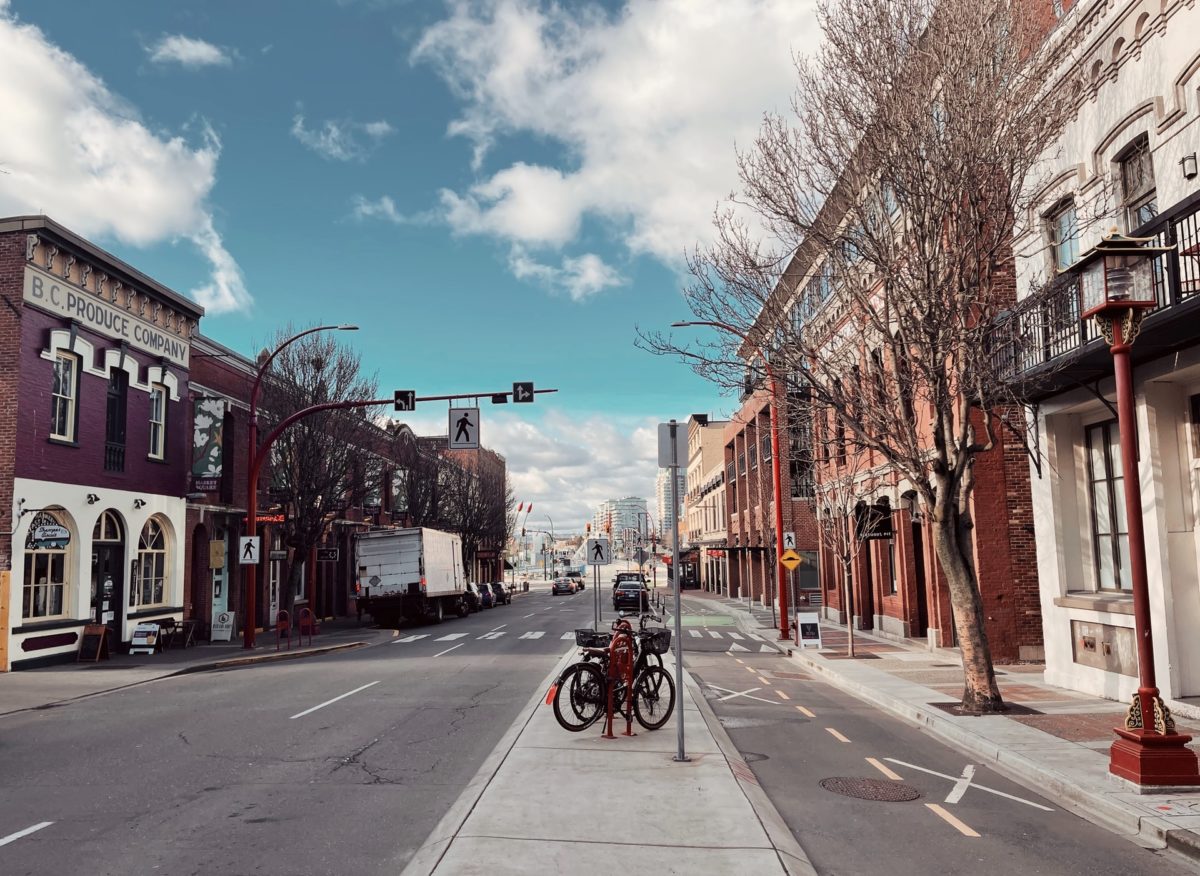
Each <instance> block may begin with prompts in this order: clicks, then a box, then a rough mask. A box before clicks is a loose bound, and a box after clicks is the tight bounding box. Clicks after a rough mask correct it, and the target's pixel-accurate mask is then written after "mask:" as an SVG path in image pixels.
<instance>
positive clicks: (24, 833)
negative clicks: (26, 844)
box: [0, 821, 54, 846]
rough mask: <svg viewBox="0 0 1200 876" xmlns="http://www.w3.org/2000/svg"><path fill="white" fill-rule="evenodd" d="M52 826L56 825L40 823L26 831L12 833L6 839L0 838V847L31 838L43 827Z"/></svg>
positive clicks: (51, 822)
mask: <svg viewBox="0 0 1200 876" xmlns="http://www.w3.org/2000/svg"><path fill="white" fill-rule="evenodd" d="M52 824H54V822H53V821H39V822H38V823H37V824H35V825H33V826H32V827H27V828H25V829H24V830H18V831H17V832H16V833H10V834H9V835H8V836H6V837H0V846H6V845H8V844H9V843H11V842H13V841H15V840H19V839H20V838H21V837H23V836H29V835H30V834H31V833H37V832H38V831H39V830H41V829H42V828H43V827H49V826H50V825H52Z"/></svg>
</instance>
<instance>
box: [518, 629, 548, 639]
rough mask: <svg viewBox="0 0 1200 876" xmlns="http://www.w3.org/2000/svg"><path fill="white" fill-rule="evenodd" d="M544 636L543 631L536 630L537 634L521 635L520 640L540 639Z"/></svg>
mask: <svg viewBox="0 0 1200 876" xmlns="http://www.w3.org/2000/svg"><path fill="white" fill-rule="evenodd" d="M544 635H546V633H545V631H543V630H538V631H537V632H534V633H521V638H522V639H540V638H541V637H542V636H544Z"/></svg>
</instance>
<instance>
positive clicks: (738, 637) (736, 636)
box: [725, 633, 742, 642]
mask: <svg viewBox="0 0 1200 876" xmlns="http://www.w3.org/2000/svg"><path fill="white" fill-rule="evenodd" d="M725 635H727V636H729V638H731V639H734V640H736V641H738V642H740V641H742V635H741V633H726V634H725Z"/></svg>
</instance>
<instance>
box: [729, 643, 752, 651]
mask: <svg viewBox="0 0 1200 876" xmlns="http://www.w3.org/2000/svg"><path fill="white" fill-rule="evenodd" d="M729 651H730V653H732V652H734V651H745V652H746V653H749V652H750V649H749V648H743V647H742V646H741V645H739V644H738V643H737V642H734V643H733V644H732V645H730V646H729Z"/></svg>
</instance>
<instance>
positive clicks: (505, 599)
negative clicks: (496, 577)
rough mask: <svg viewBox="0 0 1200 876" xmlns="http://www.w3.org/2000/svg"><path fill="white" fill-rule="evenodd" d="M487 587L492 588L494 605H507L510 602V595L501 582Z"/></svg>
mask: <svg viewBox="0 0 1200 876" xmlns="http://www.w3.org/2000/svg"><path fill="white" fill-rule="evenodd" d="M488 586H490V587H491V588H492V595H493V596H494V597H495V598H496V605H508V604H509V603H510V602H512V594H511V593H509V592H508V590H507V588H505V586H504V582H503V581H497V582H495V583H494V584H490V585H488Z"/></svg>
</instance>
